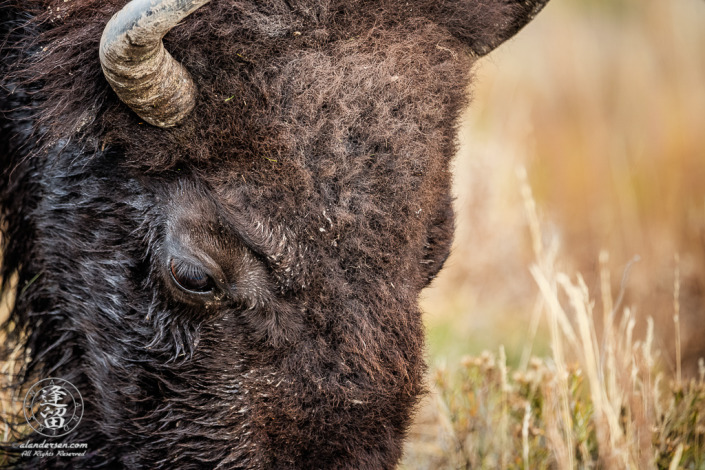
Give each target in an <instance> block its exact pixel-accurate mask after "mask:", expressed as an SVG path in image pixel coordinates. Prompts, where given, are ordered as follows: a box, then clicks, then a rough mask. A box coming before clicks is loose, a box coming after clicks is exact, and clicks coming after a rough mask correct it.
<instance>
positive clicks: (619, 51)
mask: <svg viewBox="0 0 705 470" xmlns="http://www.w3.org/2000/svg"><path fill="white" fill-rule="evenodd" d="M703 51H705V2H703V1H701V0H668V1H663V0H604V1H603V0H590V1H587V0H585V1H581V0H562V1H560V2H559V1H556V0H554V1H553V2H551V4H549V6H548V7H547V8H546V10H545V11H544V12H543V13H542V14H541V15H539V17H538V18H537V19H536V21H535V22H534V23H532V25H530V26H528V27H527V28H526V29H525V30H524V31H522V32H521V33H520V35H519V36H518V37H517V38H516V40H515V41H512V42H510V43H509V44H507V45H505V46H503V47H502V48H500V49H499V50H498V51H496V52H495V53H493V55H492V56H490V58H489V60H487V61H485V62H484V63H483V64H482V65H481V68H480V69H479V71H478V73H477V77H476V84H477V86H476V88H475V90H474V94H475V100H474V103H473V106H472V107H471V108H470V109H469V110H468V112H467V114H466V115H465V122H464V124H463V126H462V128H461V135H460V137H461V148H460V152H459V154H458V158H457V161H456V168H455V175H456V180H455V192H456V196H457V201H456V211H457V213H458V230H457V235H456V243H455V247H454V250H453V254H452V255H451V258H450V259H449V262H448V264H447V265H446V268H445V269H444V271H443V272H442V273H441V276H440V277H439V279H438V280H437V283H436V284H435V286H434V287H433V288H432V289H430V290H428V291H427V292H426V293H425V294H424V296H425V299H424V304H423V305H424V310H425V311H426V312H427V315H426V323H427V327H428V331H429V357H430V363H431V365H432V369H433V373H432V377H431V378H430V380H429V381H430V383H431V385H432V389H433V390H434V393H433V395H432V397H431V398H430V399H429V400H428V402H427V404H426V405H425V406H424V407H423V408H422V410H421V412H420V415H419V417H418V420H417V421H418V424H417V426H416V427H415V428H414V429H413V430H412V434H411V442H410V445H409V446H408V450H407V458H406V459H405V465H404V466H405V468H409V469H411V468H414V469H417V468H418V469H420V468H433V469H436V468H439V469H443V468H466V467H467V466H471V468H655V467H656V468H674V469H675V468H696V469H705V451H704V450H703V446H704V444H703V433H704V432H705V424H704V421H703V420H704V418H703V415H704V414H705V405H704V404H703V402H704V400H705V395H704V394H705V392H704V387H705V386H703V376H704V375H705V370H704V369H703V367H704V366H703V362H702V360H700V367H699V366H698V364H699V362H698V361H699V359H700V358H701V357H702V356H703V355H705V342H703V338H704V337H705V322H704V321H703V318H705V244H704V243H703V241H705V184H703V182H704V181H705V158H702V157H703V155H702V153H703V149H705V132H703V131H702V130H703V129H705V54H703ZM522 167H525V168H526V177H525V178H524V180H525V181H526V184H525V185H523V187H522V184H521V181H522V179H521V178H520V179H519V180H517V176H516V168H522ZM529 186H530V187H531V188H532V189H533V191H534V196H533V197H532V198H527V197H526V193H527V192H528V188H529ZM522 190H523V192H524V196H522ZM527 209H528V210H527ZM527 212H528V214H529V217H528V218H527V217H526V214H527ZM539 220H540V221H541V225H542V226H541V227H540V230H539V223H538V221H539ZM607 253H609V256H608V255H607ZM565 273H573V274H570V275H568V274H565ZM574 273H581V274H582V276H580V275H577V274H574ZM499 345H504V347H503V350H504V352H503V353H499V352H498V351H499ZM483 350H491V351H496V352H497V353H495V354H489V353H485V354H484V355H483V354H482V351H483ZM464 356H465V358H464V359H463V357H464ZM532 356H538V357H539V358H540V359H537V358H533V359H532ZM504 357H506V361H505V360H504V359H503V358H504ZM505 368H506V370H507V372H506V374H504V373H502V372H501V370H502V369H505ZM512 371H514V372H512ZM692 379H694V382H691V380H692ZM527 405H528V408H527Z"/></svg>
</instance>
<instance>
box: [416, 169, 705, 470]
mask: <svg viewBox="0 0 705 470" xmlns="http://www.w3.org/2000/svg"><path fill="white" fill-rule="evenodd" d="M519 176H520V184H521V189H522V194H523V195H524V198H525V206H526V209H527V213H528V220H529V225H530V228H531V230H530V232H531V234H532V246H533V247H534V254H535V256H536V260H535V262H534V263H533V264H532V265H531V267H530V272H531V274H532V276H533V278H534V280H535V282H536V285H537V286H538V290H539V292H540V294H541V299H542V308H541V309H539V310H538V312H540V313H543V314H544V315H545V317H546V321H547V323H548V325H549V330H550V344H551V350H552V355H551V357H550V358H546V359H539V358H532V359H531V360H530V361H529V363H528V366H527V367H526V368H525V369H519V370H517V371H515V372H513V373H511V374H510V372H509V371H510V368H509V367H508V365H507V357H506V354H505V351H504V348H503V347H502V346H500V347H499V355H498V356H496V355H494V354H492V353H489V352H484V353H483V354H482V355H481V356H479V357H466V358H464V359H462V361H461V362H460V365H459V367H454V368H453V369H452V371H448V370H447V369H444V368H443V369H438V370H437V371H436V372H435V375H434V377H433V379H432V391H433V393H432V395H431V397H430V398H429V400H428V401H427V403H426V405H425V408H424V410H423V412H422V414H421V415H420V420H419V422H418V423H417V426H416V427H415V429H414V431H413V432H412V436H411V437H412V439H411V440H410V442H409V443H408V447H407V449H408V450H407V456H406V460H405V462H404V464H403V468H405V469H427V468H432V469H445V468H483V469H484V468H487V469H497V468H501V469H520V468H521V469H529V468H531V469H549V468H550V469H553V468H560V469H573V468H610V469H612V468H620V469H621V468H625V469H652V468H659V469H666V468H668V469H669V470H670V469H677V468H692V469H702V468H705V364H703V361H700V367H699V369H700V370H699V380H695V379H693V380H691V381H689V382H685V383H684V382H683V381H682V380H681V378H680V376H677V377H676V379H675V380H674V381H673V382H672V383H671V384H670V385H667V382H669V381H668V380H667V379H664V375H663V373H662V372H659V371H658V368H657V367H656V364H657V357H658V353H657V351H655V350H654V343H653V340H654V322H653V320H652V319H651V318H650V317H649V318H648V319H647V322H646V323H647V329H646V334H645V337H644V338H642V339H637V338H636V337H635V336H634V328H635V325H636V322H637V321H636V319H635V317H634V314H633V312H632V310H631V309H630V308H626V307H625V308H623V309H621V310H620V307H619V306H620V303H621V302H620V300H619V299H617V301H615V299H613V298H612V295H611V293H610V292H611V290H610V289H602V298H601V299H600V300H601V302H599V303H597V302H595V300H594V299H593V298H591V297H590V292H589V289H588V287H587V286H586V284H585V281H584V280H583V278H582V276H580V275H579V274H578V275H577V276H575V278H573V279H571V278H570V277H569V276H568V275H566V274H565V273H563V272H560V271H559V270H558V269H557V268H556V264H557V263H556V259H557V258H556V253H557V250H556V249H555V248H552V247H555V246H556V245H555V243H554V242H553V241H551V240H550V239H548V240H549V243H548V245H546V244H545V240H547V239H546V238H545V237H543V232H542V230H541V229H540V226H539V222H538V221H539V217H538V215H537V214H536V205H535V202H534V200H533V197H532V195H531V190H530V188H529V185H528V183H527V181H526V174H525V172H524V171H521V170H520V171H519ZM607 264H608V256H607V254H606V253H605V252H603V253H601V254H600V266H601V270H600V276H601V279H602V283H603V285H609V279H610V273H609V270H608V269H607ZM673 290H674V301H673V306H674V315H673V316H674V320H675V321H676V322H677V321H678V320H677V319H678V315H679V310H680V306H679V300H678V299H679V290H680V277H679V275H678V271H676V275H675V282H674V286H673ZM598 304H599V305H600V308H601V309H602V326H603V331H602V334H601V335H599V334H598V329H597V322H596V312H597V311H599V310H600V308H598V307H597V305H598ZM679 370H680V369H679Z"/></svg>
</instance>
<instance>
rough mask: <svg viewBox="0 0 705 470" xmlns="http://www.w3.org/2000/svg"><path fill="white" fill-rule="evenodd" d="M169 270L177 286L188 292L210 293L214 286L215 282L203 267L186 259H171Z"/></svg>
mask: <svg viewBox="0 0 705 470" xmlns="http://www.w3.org/2000/svg"><path fill="white" fill-rule="evenodd" d="M169 272H170V273H171V278H172V280H173V281H174V283H175V284H176V285H177V287H179V288H180V289H181V290H183V291H185V292H187V293H189V294H210V293H212V292H213V289H214V288H215V282H213V279H212V278H211V277H210V276H209V275H208V273H207V272H206V271H205V270H204V269H203V268H201V267H200V266H196V265H193V264H190V263H188V262H186V261H183V260H177V259H172V260H171V261H169Z"/></svg>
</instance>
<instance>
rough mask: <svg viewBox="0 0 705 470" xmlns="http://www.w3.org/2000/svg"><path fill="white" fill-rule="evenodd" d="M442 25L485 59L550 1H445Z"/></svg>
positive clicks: (438, 13) (440, 10)
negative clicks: (484, 56) (486, 55)
mask: <svg viewBox="0 0 705 470" xmlns="http://www.w3.org/2000/svg"><path fill="white" fill-rule="evenodd" d="M438 3H439V4H441V6H436V8H437V10H436V12H435V13H436V15H440V18H438V20H439V23H440V24H442V25H444V26H445V27H447V28H448V29H449V30H450V32H451V33H453V34H454V35H455V36H456V37H459V38H460V39H462V40H463V41H464V42H466V43H467V44H469V45H470V48H471V49H472V51H473V52H474V53H475V54H477V55H478V56H483V55H485V54H488V53H489V52H491V51H492V50H494V49H495V48H496V47H497V46H499V45H500V44H502V43H503V42H504V41H506V40H507V39H509V38H511V37H512V36H514V35H515V34H516V33H517V32H518V31H519V30H520V29H521V28H523V27H524V26H525V25H526V24H527V23H529V21H531V20H532V19H534V17H535V16H536V15H537V14H538V12H539V11H541V9H542V8H543V7H544V6H545V5H546V3H548V0H450V1H448V0H446V1H443V2H438Z"/></svg>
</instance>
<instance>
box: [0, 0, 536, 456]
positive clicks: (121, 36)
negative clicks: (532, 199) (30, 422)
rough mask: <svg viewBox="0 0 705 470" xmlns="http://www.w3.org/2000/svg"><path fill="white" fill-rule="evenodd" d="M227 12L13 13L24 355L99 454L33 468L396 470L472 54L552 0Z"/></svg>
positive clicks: (7, 207) (12, 183)
mask: <svg viewBox="0 0 705 470" xmlns="http://www.w3.org/2000/svg"><path fill="white" fill-rule="evenodd" d="M205 3H208V2H206V1H163V2H158V1H155V0H152V1H138V0H135V1H134V2H132V3H131V5H128V6H127V7H126V10H124V11H123V13H120V14H118V15H117V16H115V17H114V15H116V13H117V12H118V11H119V10H121V8H122V7H123V6H124V2H121V1H116V0H113V1H107V2H106V1H102V0H101V1H98V0H72V1H70V2H66V1H65V0H60V1H59V0H57V1H49V0H41V1H40V0H32V1H23V2H17V5H14V3H13V2H5V3H3V4H2V5H3V6H0V19H1V20H2V30H1V31H2V33H3V36H5V40H4V42H3V43H2V44H3V54H4V57H5V64H7V65H3V67H2V68H1V69H0V70H1V71H2V75H1V76H0V80H2V85H3V88H2V91H0V105H1V108H0V109H1V110H2V114H1V115H0V116H1V117H0V125H1V126H2V132H3V134H2V138H1V139H0V163H2V169H3V170H4V172H3V174H2V187H1V188H0V196H1V198H0V202H1V203H2V211H3V212H2V216H3V220H4V223H5V225H4V232H5V233H4V237H3V243H4V265H3V268H2V269H3V273H4V278H5V285H6V287H8V288H9V287H10V285H11V284H12V283H11V282H10V279H11V278H13V276H14V275H16V276H17V279H18V282H17V283H16V284H13V285H15V286H16V287H14V289H15V290H16V302H15V306H14V309H13V311H12V312H11V316H10V319H9V320H8V322H7V323H6V324H5V331H6V334H7V335H8V344H9V346H10V347H9V349H8V350H7V351H5V354H9V352H10V350H13V351H14V353H16V354H19V355H20V356H21V357H22V358H23V359H25V361H24V362H22V363H23V364H24V366H23V367H22V368H21V370H19V371H18V376H17V378H16V381H17V384H18V386H19V387H24V386H25V384H26V385H27V386H29V385H31V383H32V382H33V381H35V380H38V379H43V378H46V377H60V378H62V379H65V380H68V381H70V382H71V383H73V384H74V385H75V386H76V388H77V389H79V390H80V392H81V393H82V395H83V398H84V402H85V413H84V416H83V419H82V421H81V423H80V425H79V426H78V427H77V428H76V429H75V431H73V432H72V433H70V434H67V435H65V436H63V437H60V438H57V440H64V441H70V442H87V443H88V445H89V450H88V452H87V453H86V454H85V456H82V457H75V458H74V459H73V460H72V459H63V460H56V461H48V460H46V459H44V460H42V459H39V460H36V461H31V460H27V459H20V460H19V463H20V464H25V465H28V466H37V465H40V466H41V465H47V466H54V465H66V466H81V467H82V468H93V467H99V466H102V465H105V464H106V463H107V464H108V465H122V466H124V467H125V468H205V467H204V465H205V466H207V467H209V468H248V469H249V468H251V469H254V468H260V469H264V468H276V469H282V468H350V469H353V468H354V469H362V468H369V469H379V468H392V467H394V466H395V464H396V462H397V461H398V459H399V457H400V454H401V445H402V440H403V437H404V434H405V430H406V428H407V426H408V424H409V421H410V416H411V413H412V410H413V407H414V404H415V403H416V402H417V399H418V397H419V396H420V394H421V393H422V391H423V384H422V382H423V374H424V367H425V366H424V360H423V354H424V349H423V329H422V324H421V318H420V313H419V309H418V306H417V298H418V295H419V292H420V291H421V290H422V289H423V288H424V287H425V286H426V285H428V283H429V282H430V281H431V280H432V279H433V278H434V276H435V275H436V274H437V272H438V270H439V269H440V268H441V266H442V265H443V262H444V260H445V258H446V257H447V256H448V253H449V250H450V244H451V240H452V232H453V212H452V208H451V195H450V180H451V177H450V173H449V162H450V159H451V157H452V155H453V154H454V150H455V145H456V140H455V126H456V121H457V118H458V114H459V112H460V111H461V110H462V109H463V107H464V106H465V105H466V103H467V81H468V79H469V74H470V70H471V66H472V64H473V63H474V61H475V60H476V59H477V58H478V57H479V56H482V55H484V54H485V53H487V52H489V51H490V50H492V49H493V48H494V47H496V46H497V45H499V44H500V43H501V42H502V41H504V40H505V39H507V38H509V37H510V36H512V35H513V34H514V33H515V32H517V31H518V30H519V29H520V28H521V27H522V26H523V25H524V24H525V23H527V22H528V21H529V20H530V19H531V18H532V17H533V16H534V15H535V14H536V13H537V12H538V11H539V10H540V9H541V7H542V6H543V4H544V3H545V0H524V1H518V0H517V1H513V0H482V1H480V0H446V1H436V0H433V1H428V0H383V1H357V2H343V1H338V0H323V1H321V0H316V1H312V0H262V1H248V0H245V1H225V0H213V1H212V2H210V3H208V4H207V5H205V6H203V7H202V8H200V9H199V7H200V6H202V5H203V4H205ZM188 14H190V16H189V17H188V18H187V19H184V17H185V16H186V15H188ZM111 18H114V19H113V20H112V21H111V22H110V26H108V28H107V29H106V24H108V22H109V20H110V19H111ZM177 23H179V24H178V25H177ZM172 28H173V29H172ZM170 30H171V31H170ZM169 31H170V32H169ZM167 32H168V34H167ZM164 35H166V36H165V37H164V41H165V44H166V49H167V50H169V51H170V53H171V55H170V54H169V53H166V52H165V50H164V48H163V47H162V43H161V39H162V37H163V36H164ZM102 36H103V37H104V40H103V45H102V46H101V47H100V50H101V54H100V55H101V58H102V67H101V63H100V62H99V53H98V51H99V43H100V41H101V37H102ZM172 56H173V57H172ZM155 64H156V65H155ZM103 72H105V76H106V77H107V78H108V80H107V81H106V79H105V77H104V75H103ZM108 82H109V83H110V85H111V86H112V88H111V86H109V85H108ZM113 89H114V90H115V91H113ZM121 100H122V101H121ZM123 101H124V102H123ZM125 103H127V105H129V107H131V108H133V109H134V110H135V111H136V112H137V114H138V115H139V116H137V115H135V114H134V113H133V112H132V111H131V110H130V108H129V107H128V106H126V105H125ZM151 124H155V126H153V125H151ZM177 124H178V125H177ZM156 126H161V127H163V128H160V127H156ZM37 437H38V438H39V439H40V440H41V439H44V438H42V437H40V436H29V437H28V438H27V439H35V438H37Z"/></svg>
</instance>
